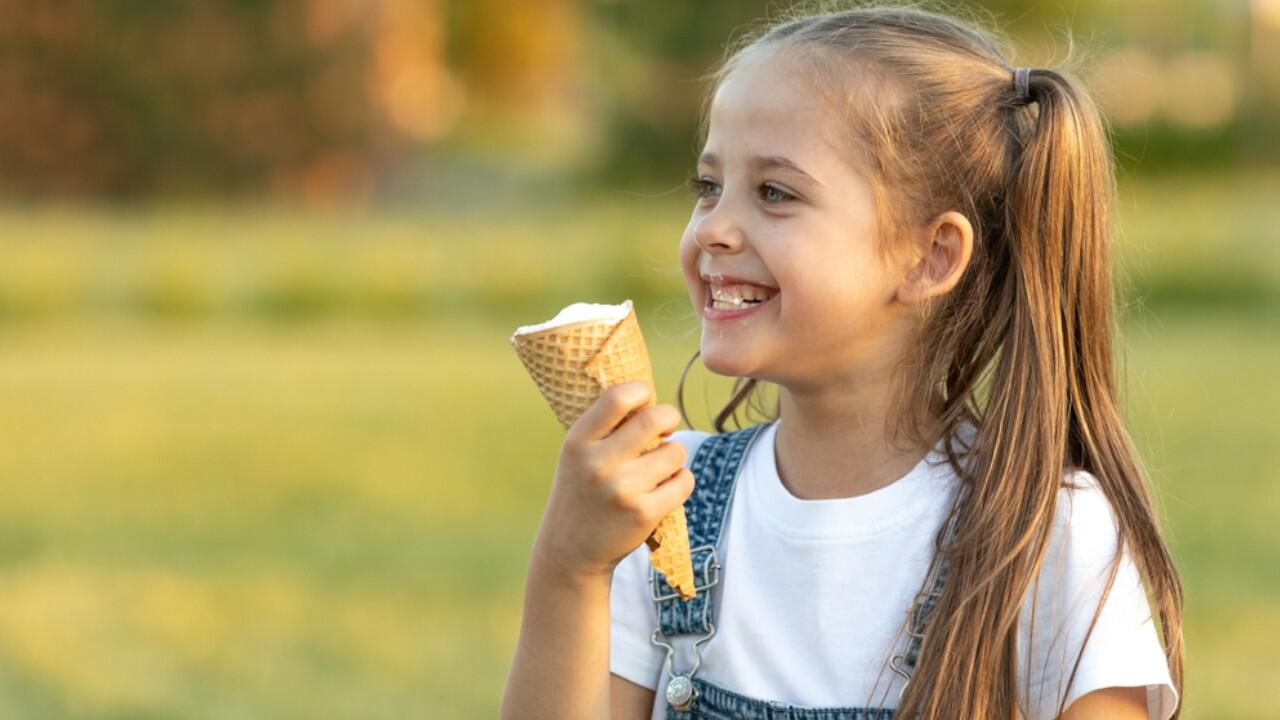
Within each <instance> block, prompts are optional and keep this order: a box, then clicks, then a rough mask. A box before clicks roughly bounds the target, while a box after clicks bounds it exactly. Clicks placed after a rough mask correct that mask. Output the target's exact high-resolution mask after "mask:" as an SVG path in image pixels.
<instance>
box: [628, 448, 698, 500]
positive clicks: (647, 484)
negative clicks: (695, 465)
mask: <svg viewBox="0 0 1280 720" xmlns="http://www.w3.org/2000/svg"><path fill="white" fill-rule="evenodd" d="M688 455H689V453H688V451H687V450H685V447H684V445H683V444H681V443H679V442H676V441H674V440H668V441H667V442H664V443H662V444H661V445H659V446H658V447H656V448H654V449H652V450H650V451H649V452H647V453H645V454H643V455H641V456H640V457H638V458H635V459H634V460H632V461H631V462H629V463H628V464H627V467H626V478H627V479H626V480H625V483H626V485H627V489H628V490H629V491H631V492H635V493H648V492H651V491H653V489H654V488H656V487H657V486H658V485H660V484H661V483H662V482H664V481H665V480H667V479H668V478H670V477H671V476H672V475H674V474H676V473H677V472H679V470H680V468H682V467H684V464H685V460H686V459H687V458H688Z"/></svg>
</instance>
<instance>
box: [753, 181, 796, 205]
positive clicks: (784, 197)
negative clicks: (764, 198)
mask: <svg viewBox="0 0 1280 720" xmlns="http://www.w3.org/2000/svg"><path fill="white" fill-rule="evenodd" d="M760 189H761V190H763V191H764V194H765V195H767V194H769V193H770V192H774V193H777V197H778V202H786V201H788V200H794V199H795V196H794V195H792V194H791V193H789V192H786V191H785V190H783V189H781V188H777V187H774V186H773V185H761V186H760Z"/></svg>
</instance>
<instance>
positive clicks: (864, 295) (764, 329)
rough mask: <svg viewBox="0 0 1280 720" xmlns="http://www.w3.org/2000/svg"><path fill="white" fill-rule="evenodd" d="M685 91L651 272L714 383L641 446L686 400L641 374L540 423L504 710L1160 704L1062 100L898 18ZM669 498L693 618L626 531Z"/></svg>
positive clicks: (1154, 543)
mask: <svg viewBox="0 0 1280 720" xmlns="http://www.w3.org/2000/svg"><path fill="white" fill-rule="evenodd" d="M714 79H715V81H716V82H715V91H714V94H713V95H712V97H711V103H710V106H709V122H708V124H707V126H706V127H705V128H704V129H705V143H704V145H703V151H702V153H701V156H700V157H699V159H698V162H697V168H698V169H697V175H696V176H695V177H694V178H693V180H692V181H693V183H694V185H695V187H696V190H697V199H696V201H695V206H694V209H693V215H692V217H691V219H690V221H689V224H688V227H687V229H686V230H685V233H684V236H683V238H682V239H681V244H680V262H681V266H682V268H683V271H684V278H685V281H686V283H687V285H688V289H689V294H690V297H691V299H692V301H693V305H694V307H695V308H696V309H697V312H698V313H699V315H700V316H701V320H702V329H703V330H702V343H701V349H700V351H699V352H700V355H701V357H702V359H703V362H704V364H705V365H706V367H707V368H708V369H710V370H711V371H712V372H715V373H717V374H721V375H726V376H734V377H737V378H739V380H738V383H737V385H736V386H735V391H734V393H733V397H732V399H731V401H730V402H729V404H728V406H727V407H725V408H724V410H723V411H722V412H720V413H719V415H718V417H717V418H716V421H715V426H716V427H715V430H716V433H715V434H708V433H703V432H694V431H681V432H676V433H674V436H673V438H672V439H673V440H675V441H676V442H666V443H664V444H663V445H661V446H660V447H659V448H657V449H655V450H652V451H650V452H647V453H644V454H641V453H640V450H641V449H642V448H643V447H644V446H645V444H646V442H648V441H649V440H651V439H652V438H654V437H657V436H667V435H670V434H671V433H672V431H673V430H674V429H675V428H676V427H678V425H679V422H680V420H681V417H682V416H683V415H684V412H683V402H682V401H681V409H680V410H679V411H677V409H676V408H675V407H673V406H671V405H661V404H659V405H654V406H651V407H645V405H646V403H648V402H649V401H650V398H649V396H648V392H647V391H646V389H645V387H644V386H643V385H642V384H640V383H627V384H623V385H618V386H615V387H613V388H610V389H609V390H608V391H606V392H605V394H604V395H602V396H601V398H600V399H599V400H598V401H597V402H596V403H595V404H594V405H593V406H592V407H591V408H590V409H589V410H588V411H587V413H586V414H584V415H583V416H582V417H581V419H580V420H579V421H578V422H577V423H576V424H575V425H574V426H573V427H572V428H571V429H570V430H569V432H568V435H567V437H566V439H565V443H564V446H563V448H562V450H561V454H560V459H559V465H558V467H557V473H556V479H555V483H554V486H553V489H552V492H551V497H550V500H549V502H548V505H547V509H546V514H545V516H544V519H543V523H542V526H541V528H540V529H539V532H538V536H537V539H536V540H535V543H534V549H533V554H532V558H531V562H530V568H529V576H528V585H527V589H526V597H525V616H524V622H523V625H522V628H521V632H520V638H519V644H518V647H517V651H516V657H515V661H514V664H513V667H512V670H511V675H510V677H509V679H508V685H507V690H506V694H505V697H504V699H503V717H504V718H560V719H565V718H594V719H600V718H614V719H615V720H618V719H623V718H626V719H631V720H640V719H642V718H653V719H654V720H657V719H658V718H695V719H702V718H716V719H719V718H760V719H764V718H790V719H795V720H819V719H821V720H865V719H868V718H889V717H895V716H896V717H902V718H905V717H910V718H927V719H929V720H943V719H946V720H955V719H957V718H964V719H968V718H983V719H985V718H1000V719H1004V718H1017V717H1024V718H1028V720H1044V719H1048V718H1055V717H1064V718H1161V719H1164V718H1170V717H1173V716H1176V715H1177V711H1176V708H1177V706H1178V699H1179V694H1180V691H1181V683H1182V649H1181V627H1180V622H1181V610H1182V597H1181V588H1180V584H1179V580H1178V576H1177V572H1176V570H1175V568H1174V565H1173V562H1172V560H1171V559H1170V556H1169V552H1168V550H1167V548H1166V547H1165V544H1164V542H1163V541H1162V539H1161V535H1160V531H1159V529H1158V527H1157V524H1156V520H1155V514H1154V512H1153V509H1152V503H1151V498H1150V494H1149V490H1148V488H1147V485H1146V482H1145V480H1144V479H1143V472H1142V470H1141V468H1140V465H1139V460H1138V458H1137V456H1136V454H1135V452H1134V450H1133V448H1132V446H1131V443H1130V441H1129V438H1128V435H1127V434H1126V432H1125V429H1124V427H1123V425H1122V423H1121V419H1120V414H1119V409H1118V407H1117V403H1116V389H1115V382H1114V377H1113V369H1112V357H1111V352H1112V336H1113V332H1114V330H1113V326H1112V323H1113V319H1112V307H1113V306H1112V303H1113V300H1112V286H1111V281H1110V277H1111V266H1110V261H1109V249H1108V248H1109V232H1110V230H1109V205H1110V198H1111V193H1112V183H1113V168H1112V161H1111V158H1110V154H1109V147H1108V143H1107V137H1106V134H1105V129H1104V125H1103V122H1102V120H1101V119H1100V117H1099V115H1098V112H1097V110H1096V109H1095V107H1094V105H1093V103H1092V102H1091V101H1090V99H1089V97H1088V95H1087V94H1086V93H1085V91H1084V90H1083V89H1082V87H1081V85H1080V84H1079V83H1078V82H1077V81H1076V80H1074V79H1072V77H1071V76H1070V75H1068V74H1066V73H1065V72H1062V71H1058V70H1051V69H1044V68H1019V67H1015V66H1013V65H1012V64H1010V63H1009V61H1007V60H1006V59H1005V55H1004V54H1002V52H1001V51H1000V50H998V49H997V46H996V44H995V43H994V42H993V41H992V40H991V39H990V37H988V36H987V35H986V34H984V33H982V32H980V31H979V30H976V29H974V28H972V27H969V26H967V25H966V24H964V23H961V22H958V21H956V20H954V19H951V18H948V17H944V16H940V15H936V14H932V13H928V12H924V11H920V10H916V9H902V8H876V9H855V10H849V11H844V12H832V13H821V14H816V15H810V16H803V17H797V18H793V19H790V20H788V21H786V22H782V23H780V24H776V25H774V26H773V27H769V28H767V29H766V30H765V31H764V32H762V33H760V34H758V35H756V36H753V37H748V38H747V43H746V44H745V45H744V46H743V47H742V48H741V49H740V50H739V51H737V52H736V53H735V54H733V55H732V56H731V57H730V58H729V59H728V60H727V62H726V63H725V64H724V65H723V66H722V67H721V68H720V69H719V70H718V71H717V72H716V73H715V75H714ZM696 357H697V356H696V355H695V358H696ZM766 382H767V383H771V384H773V385H774V386H776V389H777V402H776V405H775V407H774V408H773V410H772V412H771V413H769V417H768V418H767V420H768V422H766V423H761V424H755V425H750V426H748V427H746V428H745V429H740V430H736V431H733V432H729V431H726V429H725V427H724V424H725V421H726V419H728V418H729V417H735V419H736V412H737V410H738V408H739V407H740V406H741V405H743V403H744V402H745V403H748V406H750V404H751V401H752V400H753V399H756V398H758V394H757V393H758V392H759V391H760V390H761V389H762V388H763V387H764V386H763V383H766ZM682 390H683V378H682V380H681V394H682ZM686 422H687V418H686ZM739 427H741V425H740V424H739ZM695 478H696V481H695ZM680 503H684V508H685V512H686V515H687V518H688V521H689V534H690V544H691V545H692V546H693V548H694V552H693V560H694V568H695V575H696V578H695V581H696V585H697V588H698V593H697V597H696V598H694V599H693V600H689V601H685V600H682V599H680V598H679V596H677V595H675V594H674V593H673V592H672V591H671V588H670V586H668V585H667V583H666V580H665V578H663V577H662V576H661V575H659V574H656V573H654V572H651V571H650V570H649V562H648V552H649V548H648V546H647V545H646V544H645V543H644V540H645V538H646V536H647V535H648V534H649V532H650V531H651V530H652V529H653V528H654V527H655V526H656V525H657V523H658V521H659V520H660V519H661V518H662V517H663V516H665V515H666V514H667V513H669V512H670V511H672V510H673V509H674V508H676V507H677V506H678V505H679V504H680ZM1144 581H1145V587H1144ZM1147 591H1149V592H1150V598H1148V596H1147ZM1153 611H1154V612H1153ZM1153 614H1154V615H1155V617H1153ZM1157 619H1158V630H1157V625H1156V621H1157ZM1162 641H1163V647H1162Z"/></svg>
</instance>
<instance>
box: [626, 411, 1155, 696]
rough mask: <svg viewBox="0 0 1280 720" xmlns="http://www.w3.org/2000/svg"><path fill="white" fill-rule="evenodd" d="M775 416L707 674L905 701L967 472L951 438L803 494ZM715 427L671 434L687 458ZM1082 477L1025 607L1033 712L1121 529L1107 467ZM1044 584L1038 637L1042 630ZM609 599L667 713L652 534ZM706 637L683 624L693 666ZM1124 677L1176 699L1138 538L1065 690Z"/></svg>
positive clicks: (1090, 602) (1053, 681)
mask: <svg viewBox="0 0 1280 720" xmlns="http://www.w3.org/2000/svg"><path fill="white" fill-rule="evenodd" d="M777 428H778V423H776V422H775V423H771V424H769V425H767V426H766V427H765V428H763V429H762V430H761V431H760V434H759V435H758V436H757V437H756V439H755V442H754V444H753V445H752V447H751V449H750V451H749V452H748V455H747V457H746V458H745V460H744V461H743V462H744V464H743V468H742V474H741V475H740V476H739V477H738V484H737V487H736V489H735V491H734V494H733V500H732V503H731V507H730V511H729V515H728V518H727V519H726V521H725V522H726V525H725V527H724V530H723V536H722V538H721V543H720V548H719V551H718V554H719V559H720V563H721V566H722V568H723V569H722V571H721V576H720V584H719V585H717V586H715V588H714V589H713V591H712V602H713V605H714V613H715V625H716V634H715V636H714V637H712V638H711V639H710V640H709V641H707V642H706V643H704V644H703V645H702V665H701V667H700V669H699V670H698V676H699V677H701V678H703V679H705V680H707V681H709V682H712V683H715V684H716V685H719V686H721V687H723V688H726V689H728V690H732V691H734V692H737V693H739V694H742V695H746V696H747V697H751V698H757V699H761V700H773V701H781V702H786V703H790V704H794V705H801V706H810V707H837V706H874V707H890V708H892V707H896V705H897V700H898V690H899V688H900V687H901V684H902V679H901V678H900V677H899V676H898V675H897V674H895V673H894V672H892V671H891V670H889V669H888V659H889V657H890V655H892V654H893V653H895V652H901V651H902V650H903V649H904V648H905V647H906V645H905V637H904V636H901V635H900V631H901V630H902V628H903V626H904V622H905V620H906V612H907V608H908V607H909V606H910V605H911V601H912V598H913V597H914V595H915V593H916V592H917V591H918V590H919V589H920V588H921V585H922V583H923V581H924V576H925V573H926V571H927V570H928V564H929V561H930V559H931V557H932V548H933V542H934V537H935V534H936V533H937V530H938V528H939V527H941V523H942V521H943V519H944V517H945V514H946V511H947V510H948V509H949V507H950V503H951V500H952V498H953V497H954V494H955V491H956V488H957V487H958V483H957V481H956V477H955V474H954V473H953V472H952V471H951V468H950V466H949V465H948V464H947V463H946V461H945V460H944V459H943V455H942V453H941V452H940V449H941V445H939V447H937V448H935V449H934V450H933V451H932V452H931V453H930V454H929V455H928V456H927V457H926V458H924V459H923V460H921V461H920V463H919V464H917V465H916V467H914V468H912V469H911V470H910V471H909V472H908V473H907V474H906V475H905V476H903V477H902V478H900V479H898V480H897V481H895V482H893V483H891V484H890V485H887V486H885V487H883V488H880V489H878V490H876V491H874V492H871V493H867V494H865V495H859V496H856V497H849V498H836V499H825V500H801V499H799V498H797V497H795V496H794V495H792V494H791V493H790V491H788V490H787V489H786V487H785V486H784V485H783V484H782V482H781V480H780V479H779V477H778V472H777V464H776V461H775V459H774V458H775V455H774V440H775V437H776V435H777ZM707 437H709V435H708V434H707V433H703V432H697V431H687V430H686V431H679V432H676V433H674V434H673V435H672V436H671V438H672V439H673V440H676V441H679V442H681V443H683V444H684V445H685V447H686V448H687V449H688V451H689V453H688V460H687V461H686V466H687V465H689V464H691V463H692V460H693V456H694V454H695V453H696V452H697V449H698V446H699V445H700V444H701V442H702V441H703V440H704V439H705V438H707ZM1070 479H1071V480H1072V481H1073V482H1074V484H1078V485H1085V486H1086V488H1085V489H1082V490H1078V491H1071V490H1069V489H1067V488H1064V489H1063V490H1062V495H1061V496H1060V498H1061V502H1059V504H1058V514H1057V517H1056V518H1055V522H1054V530H1053V534H1052V536H1051V539H1050V547H1049V550H1048V554H1047V555H1046V558H1045V561H1044V566H1043V570H1042V571H1041V575H1040V582H1039V583H1033V584H1032V590H1034V591H1035V592H1031V591H1029V592H1028V593H1027V599H1026V602H1025V603H1024V605H1023V612H1022V619H1021V622H1020V623H1019V627H1020V630H1021V632H1022V635H1021V637H1020V641H1019V665H1018V667H1019V682H1020V684H1021V685H1020V692H1021V693H1022V694H1023V695H1024V697H1025V698H1026V699H1024V700H1023V706H1024V713H1026V717H1027V720H1051V719H1052V718H1053V717H1055V715H1054V713H1055V711H1056V710H1057V707H1058V700H1059V699H1060V697H1061V695H1062V693H1063V691H1064V689H1065V686H1066V680H1067V676H1068V675H1069V674H1070V672H1071V667H1072V664H1073V663H1074V661H1075V657H1076V653H1077V652H1078V651H1079V648H1080V643H1081V641H1082V639H1083V638H1084V634H1085V632H1086V631H1087V629H1088V625H1089V622H1090V620H1091V618H1092V617H1093V612H1094V610H1095V609H1096V608H1097V603H1098V598H1099V597H1100V595H1101V591H1102V586H1103V584H1104V583H1105V581H1106V572H1105V571H1106V568H1107V564H1108V563H1109V562H1110V560H1111V558H1112V556H1113V554H1114V552H1115V547H1116V540H1117V537H1118V535H1117V532H1116V528H1115V524H1114V519H1113V515H1112V513H1111V506H1110V503H1109V502H1108V501H1107V499H1106V497H1105V495H1103V493H1102V491H1101V490H1100V489H1099V488H1098V486H1097V481H1096V479H1095V478H1094V477H1093V476H1092V475H1090V474H1089V473H1084V472H1078V473H1075V474H1074V475H1073V476H1072V477H1071V478H1070ZM1064 539H1065V542H1064ZM744 558H750V561H749V562H747V561H744ZM1050 579H1052V581H1049V580H1050ZM1035 594H1038V605H1037V609H1036V615H1035V622H1034V626H1035V627H1034V633H1035V637H1034V638H1033V643H1032V644H1031V645H1030V646H1028V643H1027V639H1028V633H1029V631H1030V630H1031V629H1032V628H1031V623H1030V622H1029V620H1030V607H1031V602H1032V596H1033V595H1035ZM610 610H611V619H612V631H611V642H610V657H609V669H610V671H611V672H613V673H614V674H616V675H619V676H621V677H623V678H626V679H628V680H630V681H632V682H634V683H637V684H639V685H642V686H644V687H647V688H650V689H653V690H655V697H654V707H653V714H652V718H653V720H660V719H661V718H663V717H664V716H665V713H666V699H665V696H664V692H663V691H662V690H659V688H663V689H665V687H666V684H667V681H668V680H669V679H670V677H671V675H670V673H669V672H668V669H667V668H666V667H665V663H664V661H665V659H666V651H665V650H664V649H663V648H661V647H659V646H657V645H654V644H653V643H652V642H650V637H651V635H652V633H653V631H654V630H655V629H656V628H657V627H658V614H657V606H656V605H655V603H654V602H653V600H652V599H651V598H650V586H649V548H648V546H647V545H645V544H643V543H642V544H641V545H640V546H639V547H638V548H637V549H636V550H635V551H634V552H632V553H631V554H630V555H628V556H627V557H626V558H624V559H623V561H622V562H621V563H620V564H619V565H618V567H617V569H616V571H615V572H614V576H613V586H612V594H611V596H610ZM698 637H699V636H696V635H678V636H676V637H674V638H672V639H671V641H672V644H673V645H674V646H675V648H676V655H675V658H674V662H675V667H676V670H677V671H678V672H687V671H688V670H689V668H690V667H691V666H692V664H693V654H692V644H693V642H694V640H696V639H697V638H698ZM895 641H896V642H895ZM1028 647H1030V649H1031V653H1032V655H1031V658H1030V660H1031V663H1030V665H1028V659H1029V658H1028V657H1027V650H1028ZM1028 668H1029V672H1028ZM877 679H878V680H879V682H878V684H877ZM1110 686H1128V687H1133V686H1146V688H1147V708H1148V715H1149V717H1150V718H1154V719H1157V720H1166V719H1167V718H1168V717H1169V716H1170V715H1171V714H1172V713H1173V710H1174V708H1175V707H1176V705H1177V702H1178V696H1177V693H1176V692H1175V690H1174V688H1173V684H1172V682H1171V680H1170V676H1169V669H1168V664H1167V663H1166V661H1165V657H1164V653H1163V652H1162V650H1161V647H1160V642H1159V639H1158V638H1157V636H1156V631H1155V626H1154V625H1153V624H1152V620H1151V614H1150V605H1149V604H1148V601H1147V598H1146V594H1145V592H1144V591H1143V589H1142V584H1141V581H1140V579H1139V575H1138V572H1137V569H1136V567H1135V565H1134V564H1133V562H1132V560H1131V558H1130V557H1129V554H1128V552H1127V551H1126V553H1125V555H1124V557H1123V562H1122V564H1121V566H1120V570H1119V574H1118V575H1117V576H1116V580H1115V584H1114V586H1113V587H1112V589H1111V593H1110V595H1109V596H1108V598H1107V603H1106V606H1105V607H1104V609H1103V612H1102V615H1101V616H1100V618H1099V620H1098V625H1097V627H1096V628H1095V629H1094V631H1093V634H1092V636H1091V637H1090V639H1089V643H1088V646H1087V648H1086V649H1085V653H1084V657H1083V658H1082V659H1081V663H1080V668H1079V671H1078V672H1077V675H1076V679H1075V682H1074V684H1073V685H1072V688H1071V692H1070V695H1069V696H1068V698H1067V705H1070V703H1071V702H1072V701H1074V700H1075V699H1076V698H1079V697H1080V696H1082V695H1084V694H1086V693H1088V692H1090V691H1092V690H1096V689H1099V688H1103V687H1110Z"/></svg>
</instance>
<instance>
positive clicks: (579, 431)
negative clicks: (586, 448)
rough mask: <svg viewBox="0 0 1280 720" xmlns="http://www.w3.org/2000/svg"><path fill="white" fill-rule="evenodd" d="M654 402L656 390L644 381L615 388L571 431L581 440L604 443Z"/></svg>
mask: <svg viewBox="0 0 1280 720" xmlns="http://www.w3.org/2000/svg"><path fill="white" fill-rule="evenodd" d="M652 400H653V391H652V389H650V387H649V384H648V383H646V382H644V381H643V380H632V381H630V382H625V383H620V384H618V385H613V386H611V387H609V388H608V389H606V390H605V391H604V392H603V393H601V395H600V397H598V398H596V400H595V402H593V403H592V404H591V407H588V408H587V411H586V412H584V413H583V414H582V416H581V417H579V418H578V420H577V422H575V423H574V424H573V427H572V428H570V431H569V432H570V433H572V434H576V435H577V439H578V440H584V441H592V440H602V439H604V438H605V437H608V436H609V435H610V434H611V433H612V432H613V431H614V429H615V428H617V427H618V424H619V423H621V422H622V421H623V420H625V419H626V418H627V416H628V415H630V414H631V413H632V412H634V411H636V410H639V409H640V408H643V407H644V406H645V405H648V404H649V403H650V402H652Z"/></svg>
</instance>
